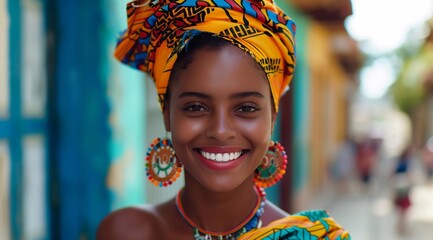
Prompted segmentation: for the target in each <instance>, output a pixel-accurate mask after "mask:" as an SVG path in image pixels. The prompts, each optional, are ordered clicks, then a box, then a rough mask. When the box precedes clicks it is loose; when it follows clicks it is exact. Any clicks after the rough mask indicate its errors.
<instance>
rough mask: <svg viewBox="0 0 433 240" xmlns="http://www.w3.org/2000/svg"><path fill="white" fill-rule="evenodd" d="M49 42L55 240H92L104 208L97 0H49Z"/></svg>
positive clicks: (105, 130) (104, 118)
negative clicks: (50, 37) (52, 53)
mask: <svg viewBox="0 0 433 240" xmlns="http://www.w3.org/2000/svg"><path fill="white" fill-rule="evenodd" d="M51 4H53V6H55V8H53V10H54V11H52V12H50V13H49V14H52V16H51V18H52V19H55V22H53V23H52V25H51V26H50V27H51V30H52V34H53V35H52V36H53V37H54V38H55V42H54V43H55V47H54V48H53V50H54V55H53V57H54V58H55V60H54V61H53V63H54V64H55V67H54V70H53V75H52V76H53V81H52V82H51V83H52V84H53V86H52V87H53V90H54V92H53V93H52V97H53V99H51V100H52V101H53V104H52V105H51V110H52V111H53V113H52V117H53V119H52V120H53V125H52V126H54V128H53V129H52V131H53V133H52V141H53V145H54V153H53V156H52V157H53V161H55V165H56V170H55V171H54V172H55V174H56V181H57V189H56V190H55V193H54V195H57V196H55V197H57V198H58V199H57V201H58V205H57V206H56V207H57V209H56V213H55V214H54V215H55V219H56V220H58V221H59V223H58V226H57V228H55V230H54V231H55V232H54V234H53V235H54V238H55V239H82V238H83V237H84V238H86V239H93V238H94V234H95V231H96V228H97V225H98V224H99V222H100V220H101V219H102V218H103V217H104V216H105V215H106V214H107V213H108V212H109V210H110V198H109V191H108V189H107V187H106V178H107V172H108V171H107V169H108V166H109V164H110V155H109V141H110V135H111V132H110V128H109V125H108V116H109V109H110V106H109V102H108V98H107V79H106V77H105V76H106V75H105V73H103V66H104V61H105V60H104V53H103V49H104V48H105V47H106V46H104V45H103V43H104V42H103V41H102V33H101V30H102V28H103V27H104V26H105V25H104V19H103V15H102V11H101V1H99V0H95V1H84V0H81V1H51Z"/></svg>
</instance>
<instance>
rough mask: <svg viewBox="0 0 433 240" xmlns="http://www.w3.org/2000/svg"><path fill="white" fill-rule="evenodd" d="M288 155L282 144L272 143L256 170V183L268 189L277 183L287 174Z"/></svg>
mask: <svg viewBox="0 0 433 240" xmlns="http://www.w3.org/2000/svg"><path fill="white" fill-rule="evenodd" d="M286 165H287V155H286V152H285V151H284V148H283V146H281V144H280V143H278V142H274V141H271V143H270V145H269V148H268V151H267V152H266V155H265V156H264V157H263V160H262V162H261V163H260V165H259V166H258V167H257V168H256V171H255V173H254V183H255V184H256V186H258V187H263V188H267V187H270V186H272V185H274V184H275V183H277V182H278V181H279V180H280V179H281V178H282V177H283V175H284V174H285V173H286Z"/></svg>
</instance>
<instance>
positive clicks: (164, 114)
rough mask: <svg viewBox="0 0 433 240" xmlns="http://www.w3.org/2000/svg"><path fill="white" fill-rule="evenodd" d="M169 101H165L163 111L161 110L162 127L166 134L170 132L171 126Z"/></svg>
mask: <svg viewBox="0 0 433 240" xmlns="http://www.w3.org/2000/svg"><path fill="white" fill-rule="evenodd" d="M169 102H170V101H166V103H165V105H164V109H163V110H162V117H163V118H164V125H165V130H166V131H167V132H171V125H170V103H169Z"/></svg>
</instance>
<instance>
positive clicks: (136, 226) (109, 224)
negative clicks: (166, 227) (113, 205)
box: [96, 206, 161, 240]
mask: <svg viewBox="0 0 433 240" xmlns="http://www.w3.org/2000/svg"><path fill="white" fill-rule="evenodd" d="M160 228H161V220H160V218H159V216H158V214H157V212H156V211H155V207H151V206H139V207H138V206H137V207H128V208H123V209H120V210H117V211H114V212H112V213H110V214H109V215H108V216H107V217H105V218H104V219H103V220H102V222H101V223H100V225H99V227H98V230H97V232H96V239H97V240H120V239H122V240H135V239H137V240H138V239H158V235H157V234H159V233H160V232H161V231H159V230H160Z"/></svg>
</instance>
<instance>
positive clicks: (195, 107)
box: [183, 104, 206, 112]
mask: <svg viewBox="0 0 433 240" xmlns="http://www.w3.org/2000/svg"><path fill="white" fill-rule="evenodd" d="M183 110H184V111H187V112H204V111H206V108H204V107H203V106H202V105H201V104H189V105H187V106H186V107H185V108H184V109H183Z"/></svg>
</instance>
